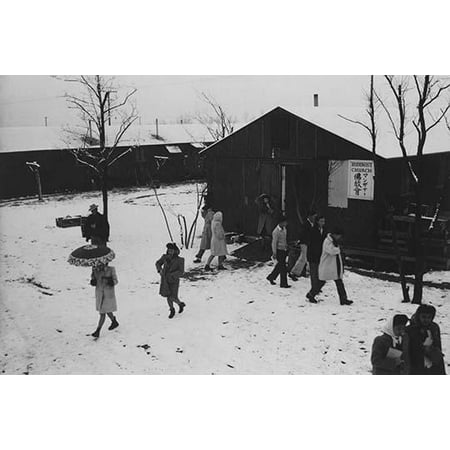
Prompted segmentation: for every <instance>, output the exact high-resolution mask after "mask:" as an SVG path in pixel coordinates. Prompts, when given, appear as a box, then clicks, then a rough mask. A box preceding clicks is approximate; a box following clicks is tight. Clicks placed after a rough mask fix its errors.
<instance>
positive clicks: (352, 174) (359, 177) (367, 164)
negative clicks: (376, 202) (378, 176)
mask: <svg viewBox="0 0 450 450" xmlns="http://www.w3.org/2000/svg"><path fill="white" fill-rule="evenodd" d="M374 178H375V165H374V162H373V161H361V160H350V161H349V162H348V198H353V199H358V200H373V192H374Z"/></svg>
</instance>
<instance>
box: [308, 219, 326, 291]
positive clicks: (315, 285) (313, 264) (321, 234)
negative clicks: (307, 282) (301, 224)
mask: <svg viewBox="0 0 450 450" xmlns="http://www.w3.org/2000/svg"><path fill="white" fill-rule="evenodd" d="M326 237H327V232H326V230H325V217H324V216H319V217H318V218H317V222H316V224H315V225H314V227H313V228H312V230H311V232H310V236H309V245H308V249H307V255H306V256H307V260H308V264H309V275H310V277H311V289H310V291H309V292H308V294H306V297H307V298H308V299H309V298H310V297H312V298H314V297H315V296H316V295H317V294H318V293H319V292H320V290H321V289H322V287H323V285H324V284H325V281H321V280H319V263H320V257H321V256H322V247H323V241H324V240H325V238H326Z"/></svg>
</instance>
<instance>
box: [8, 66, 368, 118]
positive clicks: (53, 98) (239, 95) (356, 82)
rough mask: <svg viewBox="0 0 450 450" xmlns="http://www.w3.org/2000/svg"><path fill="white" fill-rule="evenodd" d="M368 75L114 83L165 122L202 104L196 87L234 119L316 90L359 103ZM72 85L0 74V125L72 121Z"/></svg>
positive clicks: (325, 101)
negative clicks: (132, 91) (129, 90)
mask: <svg viewBox="0 0 450 450" xmlns="http://www.w3.org/2000/svg"><path fill="white" fill-rule="evenodd" d="M368 81H369V77H368V76H295V75H291V76H283V75H274V76H267V75H256V76H251V75H248V76H230V75H225V76H220V75H211V76H202V75H194V76H182V75H179V76H176V75H172V76H161V75H156V76H146V75H140V76H118V77H117V84H118V85H119V86H123V87H127V86H133V87H136V88H137V93H136V94H135V99H136V104H137V108H138V112H139V114H140V116H141V120H142V123H148V122H152V121H154V120H155V118H159V119H160V120H166V121H169V122H173V121H177V120H179V119H180V117H182V116H192V115H195V114H196V113H197V112H199V111H201V110H202V109H204V108H205V104H204V103H203V102H202V101H201V100H200V99H199V96H198V94H199V93H200V92H206V93H209V94H212V95H213V96H214V97H215V98H216V99H217V100H218V101H219V102H220V104H222V105H224V106H225V107H226V109H227V111H228V112H229V113H230V114H232V115H233V116H235V117H236V118H237V120H238V121H247V120H248V119H250V118H252V117H254V116H256V115H259V114H260V113H262V112H265V111H267V110H268V109H269V108H271V107H273V106H276V105H291V106H299V107H305V106H312V102H313V94H319V99H320V105H321V106H332V107H337V106H341V107H349V106H361V105H362V104H363V89H364V88H367V86H368ZM75 88H76V86H75V85H74V84H73V83H67V82H64V81H61V80H58V79H55V78H53V77H50V76H45V75H40V76H34V75H25V76H1V77H0V126H40V125H44V117H47V121H48V125H49V126H59V125H61V124H63V123H67V122H70V121H71V120H72V119H71V117H72V116H71V114H72V112H71V111H69V110H68V108H67V104H66V102H65V99H64V98H62V97H63V96H64V93H65V92H74V89H75Z"/></svg>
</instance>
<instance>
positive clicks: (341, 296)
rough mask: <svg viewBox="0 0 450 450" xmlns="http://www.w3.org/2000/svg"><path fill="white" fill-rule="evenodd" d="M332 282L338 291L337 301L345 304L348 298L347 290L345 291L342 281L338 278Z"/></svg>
mask: <svg viewBox="0 0 450 450" xmlns="http://www.w3.org/2000/svg"><path fill="white" fill-rule="evenodd" d="M334 282H335V283H336V287H337V291H338V295H339V302H340V303H341V305H345V304H347V303H348V302H349V300H348V298H347V292H346V291H345V286H344V281H343V280H341V279H339V280H334Z"/></svg>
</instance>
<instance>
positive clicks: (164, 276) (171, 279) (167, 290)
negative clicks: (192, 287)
mask: <svg viewBox="0 0 450 450" xmlns="http://www.w3.org/2000/svg"><path fill="white" fill-rule="evenodd" d="M156 270H157V271H158V272H159V273H160V275H161V284H160V286H159V295H161V296H163V297H171V298H178V289H179V287H180V277H181V276H183V274H184V258H181V257H180V256H179V252H177V253H175V254H174V255H173V256H172V257H170V256H169V255H167V254H166V255H162V256H161V258H159V259H158V261H156Z"/></svg>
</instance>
